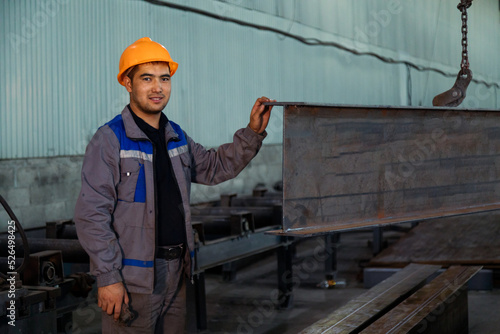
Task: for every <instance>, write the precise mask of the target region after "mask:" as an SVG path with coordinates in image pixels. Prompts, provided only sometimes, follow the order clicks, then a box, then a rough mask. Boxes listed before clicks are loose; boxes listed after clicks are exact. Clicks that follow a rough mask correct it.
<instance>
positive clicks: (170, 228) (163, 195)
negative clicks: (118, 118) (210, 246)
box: [129, 105, 186, 246]
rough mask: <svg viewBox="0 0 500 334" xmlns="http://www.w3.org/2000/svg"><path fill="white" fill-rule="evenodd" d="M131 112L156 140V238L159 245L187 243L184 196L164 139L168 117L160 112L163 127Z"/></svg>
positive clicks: (154, 156)
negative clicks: (153, 124) (155, 126)
mask: <svg viewBox="0 0 500 334" xmlns="http://www.w3.org/2000/svg"><path fill="white" fill-rule="evenodd" d="M129 109H130V112H131V114H132V116H133V117H134V120H135V123H136V124H137V126H138V127H139V128H140V129H141V130H142V131H143V132H144V133H145V134H146V135H147V136H148V138H149V140H151V142H152V143H153V147H154V149H153V152H154V154H153V162H154V166H153V168H154V174H155V183H156V207H157V211H156V212H157V217H156V219H157V233H156V235H157V242H158V246H174V245H178V244H181V243H184V242H185V240H186V230H185V227H184V215H183V212H182V211H181V210H183V209H182V198H181V193H180V191H179V186H178V184H177V181H176V179H175V177H174V171H173V169H172V163H171V161H170V158H169V156H168V151H167V143H166V140H165V127H166V125H167V124H168V118H167V116H165V114H164V113H161V117H160V127H159V128H158V129H155V128H154V127H152V126H151V125H149V124H148V123H146V122H145V121H144V120H142V119H141V118H140V117H139V116H137V115H136V114H134V112H133V111H132V108H130V105H129Z"/></svg>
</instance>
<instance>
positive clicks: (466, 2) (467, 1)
mask: <svg viewBox="0 0 500 334" xmlns="http://www.w3.org/2000/svg"><path fill="white" fill-rule="evenodd" d="M471 5H472V0H461V1H460V3H459V4H458V6H457V8H458V9H459V10H460V11H461V12H462V62H461V63H460V67H461V68H462V71H463V70H464V69H469V53H468V51H467V8H469V7H470V6H471Z"/></svg>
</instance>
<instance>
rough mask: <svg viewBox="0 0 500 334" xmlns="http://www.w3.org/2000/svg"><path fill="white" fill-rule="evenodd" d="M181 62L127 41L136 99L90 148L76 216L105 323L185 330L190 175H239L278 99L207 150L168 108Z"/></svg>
mask: <svg viewBox="0 0 500 334" xmlns="http://www.w3.org/2000/svg"><path fill="white" fill-rule="evenodd" d="M177 67H178V63H176V62H174V61H173V60H172V58H171V57H170V54H169V52H168V51H167V49H166V48H165V47H164V46H163V45H161V44H159V43H157V42H154V41H152V40H151V39H150V38H148V37H144V38H141V39H139V40H137V41H136V42H134V43H133V44H132V45H130V46H129V47H127V48H126V49H125V51H124V52H123V54H122V56H121V58H120V63H119V73H118V82H119V83H120V84H122V85H123V86H124V87H125V88H126V89H127V92H128V93H129V95H130V103H129V104H128V105H127V106H126V107H125V108H124V109H123V111H122V112H121V114H120V115H118V116H116V117H115V118H113V119H112V120H111V121H109V122H108V123H106V124H105V125H104V126H102V127H100V128H99V129H98V130H97V132H96V133H95V135H94V136H93V138H92V139H91V141H90V143H89V144H88V146H87V149H86V152H85V158H84V160H83V167H82V187H81V191H80V194H79V197H78V199H77V203H76V208H75V216H74V220H75V223H76V228H77V232H78V238H79V240H80V243H81V244H82V246H83V248H84V249H85V250H86V252H87V253H88V255H89V257H90V266H91V273H92V275H94V276H95V277H96V280H97V288H98V291H97V294H98V296H97V303H98V306H99V307H100V308H101V309H102V313H103V314H102V315H103V319H102V331H103V333H115V332H117V333H183V332H184V330H185V319H186V279H185V278H186V277H192V275H193V268H194V263H193V261H194V258H193V255H194V240H193V239H194V238H193V230H192V227H191V214H190V199H189V198H190V188H191V182H196V183H201V184H206V185H214V184H217V183H220V182H223V181H225V180H228V179H231V178H234V177H236V176H237V175H238V173H240V172H241V170H242V169H243V168H244V167H245V166H246V165H247V164H248V163H249V162H250V160H251V159H252V158H253V157H254V156H255V155H256V154H257V152H258V151H259V149H260V147H261V146H262V141H263V139H264V138H265V136H266V132H265V129H266V127H267V124H268V122H269V117H270V113H271V109H272V107H271V106H269V105H264V103H265V102H273V101H274V100H270V99H268V98H266V97H261V98H258V99H257V100H256V102H255V104H254V105H253V108H252V110H251V112H250V121H249V124H248V125H247V126H246V127H245V128H243V129H240V130H238V131H236V133H235V134H234V137H233V142H232V143H228V144H224V145H221V146H220V147H218V148H217V149H209V150H207V149H205V148H204V147H203V146H201V145H200V144H198V143H196V142H195V141H193V139H191V138H190V137H189V136H188V135H187V134H186V132H184V131H183V130H182V128H181V127H180V126H179V125H178V124H176V123H174V122H173V121H171V120H169V119H168V118H167V116H166V115H165V113H163V109H164V108H165V107H166V105H167V103H168V101H169V98H170V93H171V88H172V80H171V79H172V77H173V75H174V74H175V73H176V71H177ZM206 131H214V129H206ZM188 282H189V280H188Z"/></svg>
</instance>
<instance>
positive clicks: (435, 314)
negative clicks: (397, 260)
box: [361, 266, 482, 334]
mask: <svg viewBox="0 0 500 334" xmlns="http://www.w3.org/2000/svg"><path fill="white" fill-rule="evenodd" d="M481 268H482V267H481V266H470V267H465V266H452V267H450V268H449V269H448V270H446V271H445V272H444V273H442V274H441V275H439V276H438V277H436V278H435V279H434V280H432V281H431V282H430V283H428V284H427V285H425V286H424V287H423V288H421V289H419V290H418V291H416V292H415V293H414V294H413V295H411V296H410V297H408V298H407V299H406V300H404V301H403V302H402V303H401V304H399V305H398V306H397V307H395V308H393V309H392V310H391V311H389V312H388V313H386V314H385V315H384V316H382V317H381V318H380V319H378V320H377V321H375V322H374V323H373V324H372V325H370V326H369V327H368V328H366V329H365V330H363V331H362V332H361V333H393V334H399V333H401V334H403V333H467V327H468V323H467V316H468V313H467V291H466V288H464V285H465V284H466V283H467V281H469V279H470V278H472V277H473V276H474V275H475V274H476V273H477V272H478V271H479V270H481ZM459 301H460V303H459V304H458V303H457V302H459ZM426 317H428V318H426Z"/></svg>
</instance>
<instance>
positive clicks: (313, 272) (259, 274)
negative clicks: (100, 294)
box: [73, 231, 500, 334]
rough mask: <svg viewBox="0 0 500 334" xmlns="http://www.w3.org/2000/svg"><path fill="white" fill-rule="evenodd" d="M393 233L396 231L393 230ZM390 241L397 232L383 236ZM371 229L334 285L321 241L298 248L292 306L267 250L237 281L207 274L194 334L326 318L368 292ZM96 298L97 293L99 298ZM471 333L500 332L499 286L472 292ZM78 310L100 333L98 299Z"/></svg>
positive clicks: (79, 327)
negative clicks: (202, 323)
mask: <svg viewBox="0 0 500 334" xmlns="http://www.w3.org/2000/svg"><path fill="white" fill-rule="evenodd" d="M391 233H392V232H391ZM384 237H385V238H386V239H388V241H389V243H391V242H394V241H396V240H397V238H398V234H397V233H396V234H392V235H391V234H390V233H388V234H384ZM371 240H372V233H371V231H358V232H351V233H343V234H342V235H341V240H340V246H339V248H338V256H337V258H338V276H337V277H338V280H339V281H340V280H345V282H346V284H345V285H342V286H337V287H335V288H332V289H323V288H319V287H317V284H318V283H319V282H321V281H323V280H324V274H323V266H324V265H323V262H321V261H318V259H316V258H315V257H316V256H315V254H317V253H315V252H314V249H315V248H316V247H317V245H319V244H320V243H321V241H318V240H316V239H309V240H307V241H305V242H301V243H299V244H298V246H297V253H296V256H295V258H294V261H293V266H294V270H295V276H294V299H293V307H291V308H289V309H285V310H277V309H276V308H275V307H274V302H273V301H274V300H275V295H276V291H277V273H276V269H277V260H276V255H275V254H274V253H273V254H268V255H267V256H263V257H261V258H260V259H259V260H257V261H255V262H253V263H252V264H250V265H247V266H245V267H243V268H240V269H238V271H237V275H236V279H235V280H234V281H231V282H225V281H223V279H222V275H221V274H220V273H219V272H216V271H214V272H207V273H206V298H207V309H208V311H207V313H208V314H207V322H208V329H207V330H204V331H197V330H195V329H194V328H195V327H196V326H195V319H193V316H194V315H193V314H190V315H188V316H189V317H190V321H189V326H188V327H189V330H188V332H189V333H201V334H258V333H261V334H264V333H265V334H294V333H298V332H300V331H301V330H302V329H304V328H306V327H307V326H309V325H310V324H312V323H314V322H315V321H317V320H319V319H321V318H323V317H325V316H326V315H327V314H329V313H330V312H332V311H334V310H335V309H336V308H338V307H340V306H342V305H344V304H345V303H347V302H348V301H349V300H351V299H352V298H354V297H356V296H358V295H360V294H362V293H363V292H365V291H366V289H364V288H363V282H362V266H363V264H365V263H366V262H367V261H368V260H369V259H370V257H371V253H372V250H371V248H370V246H369V244H370V242H371ZM94 298H95V296H94ZM468 298H469V333H471V334H492V333H493V334H494V333H500V317H499V316H498V315H499V314H500V289H499V288H498V286H497V287H496V288H495V289H493V290H489V291H469V292H468ZM88 301H89V304H87V305H85V304H82V307H81V308H79V309H78V310H77V311H75V312H74V326H73V333H100V311H99V309H98V308H97V305H95V302H94V301H95V299H92V297H90V298H89V299H88Z"/></svg>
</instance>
